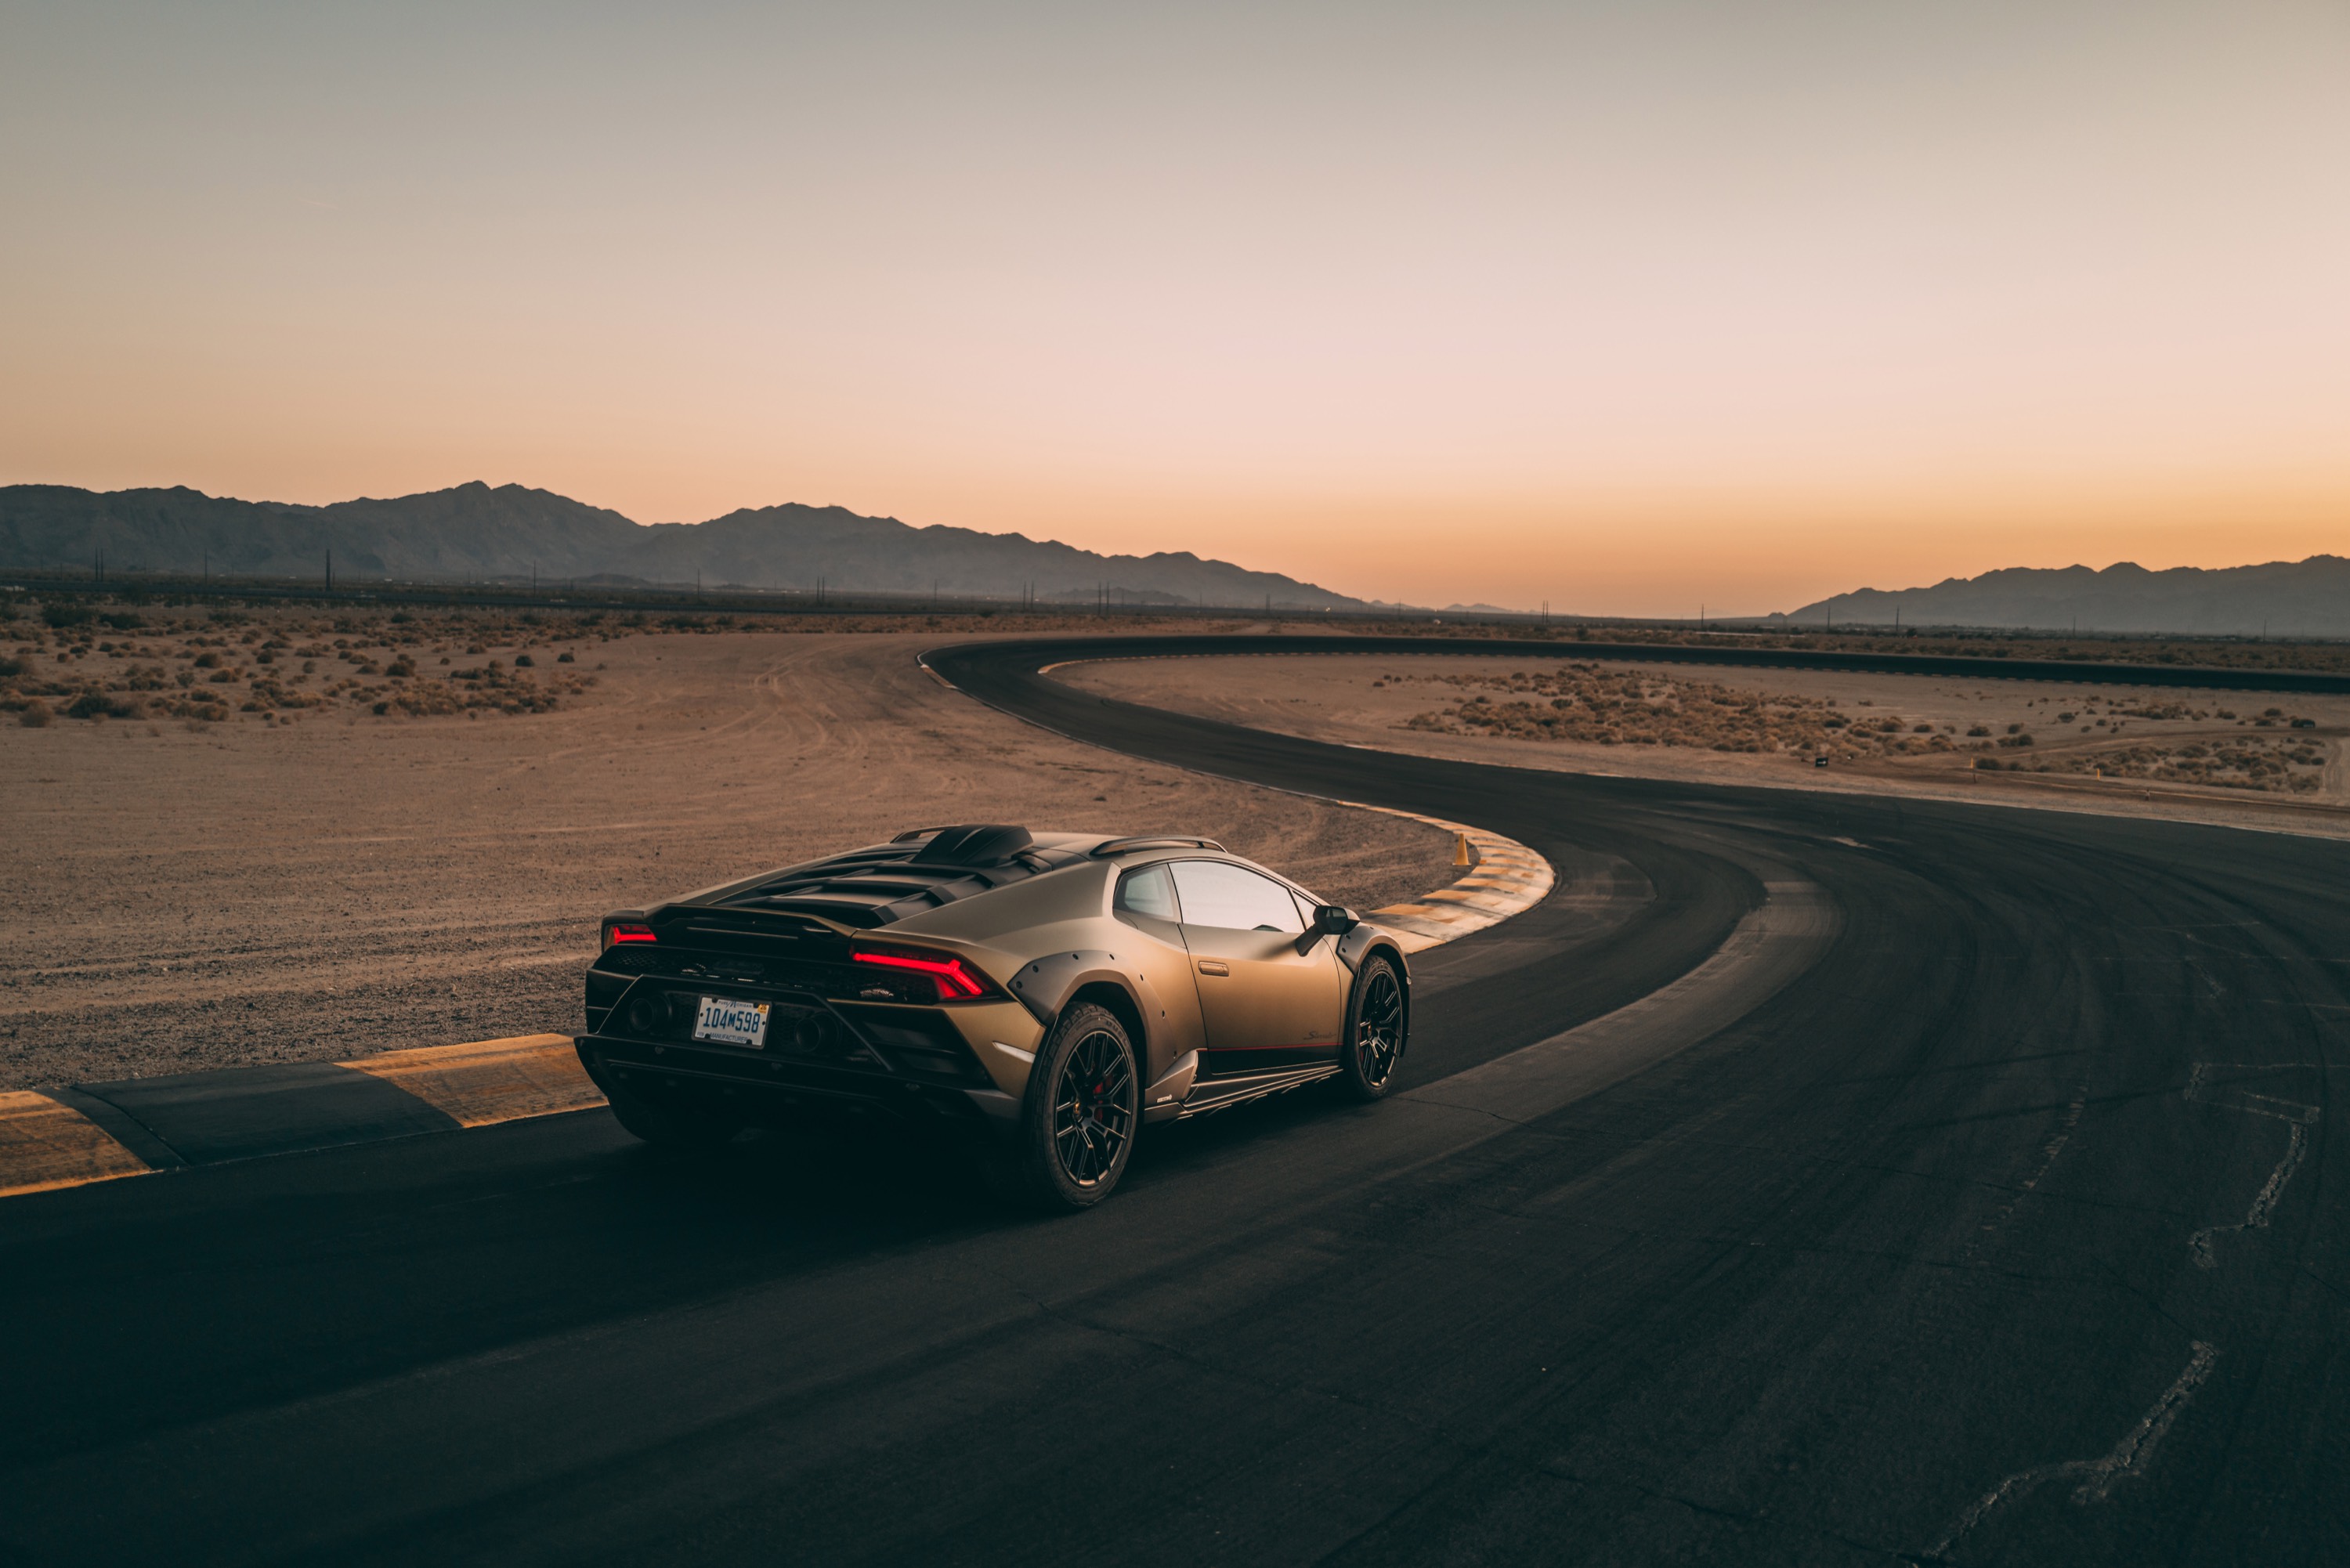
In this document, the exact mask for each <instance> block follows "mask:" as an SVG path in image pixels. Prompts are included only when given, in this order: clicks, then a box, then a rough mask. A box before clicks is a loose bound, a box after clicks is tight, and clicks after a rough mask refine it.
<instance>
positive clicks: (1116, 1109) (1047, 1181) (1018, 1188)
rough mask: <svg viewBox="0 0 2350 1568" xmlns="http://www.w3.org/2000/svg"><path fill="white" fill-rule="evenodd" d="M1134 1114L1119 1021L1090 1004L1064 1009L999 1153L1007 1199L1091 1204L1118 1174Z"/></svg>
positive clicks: (1133, 1086)
mask: <svg viewBox="0 0 2350 1568" xmlns="http://www.w3.org/2000/svg"><path fill="white" fill-rule="evenodd" d="M1141 1119H1142V1084H1141V1075H1139V1073H1138V1072H1137V1071H1136V1069H1135V1056H1134V1043H1133V1042H1132V1041H1131V1040H1129V1039H1128V1038H1127V1033H1126V1026H1125V1025H1124V1024H1122V1023H1119V1022H1118V1016H1117V1014H1115V1013H1113V1012H1110V1011H1109V1010H1108V1009H1107V1008H1102V1007H1097V1006H1095V1005H1094V1004H1093V1003H1091V1002H1080V1003H1079V1004H1078V1005H1076V1007H1072V1008H1070V1009H1069V1010H1068V1011H1067V1012H1065V1013H1063V1014H1062V1015H1061V1017H1060V1021H1059V1022H1058V1023H1055V1024H1054V1026H1053V1032H1052V1033H1050V1034H1049V1035H1047V1036H1045V1047H1044V1049H1043V1050H1041V1051H1039V1052H1037V1053H1036V1064H1035V1067H1034V1068H1033V1069H1032V1071H1031V1075H1030V1077H1029V1080H1028V1095H1027V1098H1026V1100H1025V1102H1024V1104H1023V1106H1022V1107H1021V1113H1020V1128H1019V1132H1018V1135H1017V1140H1016V1142H1015V1143H1014V1147H1012V1148H1011V1149H1009V1150H1007V1151H1005V1154H1004V1157H1003V1172H1002V1175H1003V1182H1002V1185H1003V1187H1005V1188H1008V1189H1009V1191H1008V1193H1007V1196H1010V1197H1013V1198H1014V1199H1017V1200H1019V1201H1023V1202H1024V1203H1028V1204H1031V1205H1034V1206H1035V1207H1038V1208H1042V1209H1045V1210H1059V1211H1064V1212H1066V1211H1069V1210H1078V1209H1090V1208H1092V1207H1093V1206H1094V1205H1095V1204H1097V1203H1098V1202H1100V1201H1101V1200H1102V1199H1105V1198H1107V1197H1108V1196H1109V1195H1110V1191H1111V1189H1114V1188H1115V1187H1117V1186H1118V1178H1119V1177H1121V1176H1123V1175H1125V1174H1126V1166H1127V1161H1128V1160H1129V1159H1130V1158H1133V1155H1134V1135H1135V1131H1136V1129H1137V1128H1138V1127H1139V1125H1140V1123H1141Z"/></svg>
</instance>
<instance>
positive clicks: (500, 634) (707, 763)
mask: <svg viewBox="0 0 2350 1568" xmlns="http://www.w3.org/2000/svg"><path fill="white" fill-rule="evenodd" d="M346 618H347V619H348V617H346ZM401 629H403V630H405V629H406V628H401ZM384 633H385V628H384V627H383V626H382V625H381V624H380V622H378V621H367V620H365V618H361V621H360V622H359V623H355V625H354V626H353V627H352V628H350V629H349V630H348V631H347V632H346V633H345V635H344V638H343V640H345V641H347V642H350V643H353V644H355V645H358V644H362V643H364V644H366V645H367V646H366V648H365V650H364V651H363V652H360V650H359V649H358V648H356V647H355V648H354V649H335V647H334V642H333V639H331V638H329V639H326V640H325V646H326V648H327V649H329V651H328V652H327V653H323V654H322V653H309V654H304V653H301V652H299V651H298V650H299V649H302V648H304V647H307V646H310V645H311V644H312V643H316V642H317V640H318V639H316V638H313V639H311V643H305V642H302V641H298V640H294V639H288V640H289V641H293V647H294V649H296V651H292V652H286V653H283V654H281V655H280V656H279V659H278V660H277V662H276V664H275V665H272V666H260V665H258V664H256V663H255V662H254V659H253V657H252V656H253V655H255V654H257V652H258V649H257V647H253V648H248V647H247V646H245V645H244V644H242V643H241V642H240V643H238V644H236V645H235V647H234V649H233V651H234V654H235V655H236V656H237V657H236V658H235V659H229V658H226V657H224V659H222V660H221V661H220V662H219V663H218V664H217V665H214V666H210V667H204V669H203V672H202V673H201V674H200V675H199V677H198V679H197V680H194V681H192V682H191V683H190V685H189V686H186V687H182V686H181V685H180V684H179V683H178V680H177V677H176V673H168V674H167V676H166V678H165V682H164V685H163V688H162V691H165V692H168V693H170V694H171V695H169V697H168V699H167V700H168V701H172V702H174V703H177V702H181V701H195V700H196V699H195V698H192V697H188V696H185V695H181V694H182V693H186V692H189V691H196V692H197V693H198V695H199V696H201V695H204V694H208V693H209V692H210V691H214V690H219V691H226V690H227V687H228V683H226V682H223V683H221V684H220V685H219V686H218V687H215V686H214V683H213V681H212V680H210V676H211V674H213V673H214V672H216V670H218V669H220V668H232V669H234V668H238V667H240V666H244V667H246V668H247V671H248V672H247V676H246V679H245V680H244V682H243V683H242V684H241V685H240V686H239V687H238V690H239V691H244V692H250V691H252V682H251V677H252V675H253V674H257V673H261V672H262V671H263V670H274V669H282V668H285V667H286V665H287V664H289V663H290V664H291V665H292V668H293V669H294V670H296V671H298V670H299V669H300V664H301V661H302V660H303V659H312V660H315V661H316V662H317V665H318V666H319V669H318V670H314V671H313V672H312V680H311V681H310V682H309V683H308V685H309V687H310V689H311V690H313V691H317V690H322V689H323V688H324V687H326V686H328V685H333V684H337V683H339V682H342V681H346V680H358V681H360V682H364V683H367V684H369V685H376V686H381V685H382V684H383V681H382V680H381V679H380V678H379V677H377V676H376V675H375V674H373V673H372V672H364V673H363V672H361V671H359V670H358V669H357V667H356V665H355V664H354V663H352V662H349V661H347V660H344V659H339V658H338V657H337V655H338V654H340V653H344V652H360V658H361V659H364V660H365V661H366V662H369V663H375V664H377V665H379V666H380V667H381V668H383V669H386V670H388V669H389V668H390V663H391V662H392V661H393V660H394V659H396V658H397V657H400V656H401V655H400V649H399V648H398V646H397V645H398V644H399V643H400V640H401V639H400V637H397V636H395V637H390V638H388V639H387V638H386V637H385V635H384ZM135 636H136V637H137V638H144V639H147V640H148V641H149V642H152V641H153V640H154V639H155V636H156V634H155V633H154V631H153V630H152V628H140V631H139V632H138V633H136V634H135ZM607 638H608V639H607ZM104 640H117V639H111V638H109V639H104ZM120 640H124V641H132V643H133V647H134V649H135V648H137V647H139V646H141V645H140V644H139V643H138V642H136V641H135V640H133V639H120ZM442 640H443V641H444V642H445V641H446V640H447V639H445V638H444V639H442ZM941 640H943V639H942V637H941V634H940V633H938V632H934V631H933V632H927V633H921V634H911V635H909V634H902V633H874V634H866V635H857V634H846V635H842V634H831V633H801V634H784V633H775V632H753V631H730V632H723V633H717V634H705V635H690V634H686V633H683V632H680V633H677V634H674V635H665V634H660V633H658V632H654V631H630V632H627V633H625V634H620V633H607V634H606V635H603V636H587V637H577V638H571V639H566V637H565V636H564V635H562V633H561V632H560V631H559V630H550V629H549V628H545V627H539V628H525V627H507V628H486V629H480V630H479V631H478V632H477V634H476V635H474V636H473V639H472V640H471V641H460V642H458V643H456V644H452V645H451V647H450V650H449V652H448V654H447V655H446V656H447V657H450V658H452V661H453V662H452V665H451V666H450V668H451V669H452V670H456V669H458V668H461V667H462V668H474V669H481V670H487V669H489V668H491V666H490V665H489V663H488V661H490V660H496V661H498V663H497V666H496V667H497V668H498V669H500V670H504V671H505V672H506V674H505V677H504V680H505V681H506V682H507V683H509V684H508V687H507V690H506V691H504V692H503V693H501V694H500V696H501V697H502V698H504V699H511V697H512V695H513V692H512V683H514V682H515V680H516V676H515V669H516V667H515V656H516V654H517V652H520V651H523V650H525V649H527V650H528V651H529V652H530V654H531V655H532V657H533V663H532V664H531V665H529V666H524V667H523V668H524V669H525V670H532V671H533V672H534V674H535V676H536V681H535V684H536V689H537V691H539V693H541V695H542V696H543V697H554V698H556V701H553V702H552V703H551V705H550V704H548V703H546V702H544V701H541V702H536V703H533V704H531V705H529V706H527V707H525V706H523V705H520V704H512V703H510V702H509V703H507V704H505V705H502V703H501V701H500V698H490V697H487V696H484V699H483V700H480V701H475V700H474V698H473V695H472V693H474V692H483V693H486V692H487V691H489V690H490V689H491V688H492V687H493V686H494V685H495V684H496V683H494V682H486V681H485V680H483V679H477V680H473V681H467V682H462V683H461V682H457V681H454V680H452V681H450V682H448V683H447V684H446V687H445V691H446V692H447V693H451V694H452V695H448V696H447V697H446V698H445V700H444V699H443V698H442V694H440V693H436V694H435V699H434V700H433V701H419V702H414V703H411V704H410V705H409V707H410V708H415V709H421V710H424V711H421V712H415V711H407V710H406V709H403V708H402V707H400V705H398V704H397V702H396V701H395V702H394V703H393V704H392V705H391V706H390V708H389V709H388V710H387V711H385V712H382V713H378V712H377V711H376V706H375V705H376V704H377V703H378V702H383V701H388V699H387V698H386V697H385V696H384V695H382V694H380V691H373V692H368V693H366V694H364V695H362V693H361V691H359V688H358V687H352V688H349V689H347V690H346V691H345V692H343V693H342V694H341V695H339V696H338V697H337V698H336V699H334V700H331V701H320V702H318V703H317V704H314V705H312V706H308V707H305V708H301V709H297V710H294V711H291V712H290V713H289V712H287V711H284V710H280V711H277V712H276V713H275V714H274V715H271V716H268V717H264V716H263V715H262V714H261V713H258V712H253V711H245V710H244V708H243V706H242V703H243V701H250V700H251V698H250V697H244V698H241V699H240V700H239V701H238V702H236V703H234V704H230V703H227V702H223V703H222V704H221V705H222V706H223V707H224V708H226V709H227V716H226V717H224V718H222V719H217V720H214V719H205V718H202V717H190V716H186V715H181V714H177V713H166V712H162V711H157V710H158V708H159V707H160V703H158V704H151V706H150V707H149V709H148V711H147V712H146V714H145V715H144V716H141V717H132V718H124V717H114V716H106V715H103V714H97V715H93V716H90V717H85V718H69V717H67V716H66V715H65V714H64V713H63V712H62V711H59V712H58V713H57V716H56V717H55V719H54V721H53V722H49V723H47V724H46V725H39V726H26V725H21V724H6V725H0V776H5V778H6V780H7V781H8V785H7V789H8V800H9V811H8V824H9V827H8V832H7V833H6V834H5V836H0V881H5V886H6V887H8V888H10V890H11V893H12V898H11V904H12V909H11V910H10V914H11V917H12V920H13V923H14V933H13V935H12V938H11V949H12V958H11V962H10V963H9V965H8V967H7V968H6V970H5V971H0V1088H21V1087H30V1086H38V1085H49V1084H58V1083H71V1082H93V1081H101V1080H107V1079H114V1078H124V1077H130V1076H133V1075H153V1074H159V1073H173V1072H186V1071H191V1070H195V1069H199V1068H206V1067H217V1066H228V1065H233V1064H248V1063H259V1062H286V1061H332V1060H338V1059H348V1058H352V1057H359V1056H364V1055H368V1054H372V1053H374V1052H378V1051H383V1050H390V1049H397V1048H401V1047H407V1046H414V1045H431V1044H444V1043H449V1042H453V1041H460V1040H471V1039H481V1038H485V1037H491V1036H497V1035H508V1034H524V1033H534V1032H537V1031H565V1030H570V1029H574V1028H576V1027H577V1025H578V1023H579V996H578V987H579V974H580V970H581V968H582V966H583V965H584V964H585V963H586V962H587V959H588V958H589V957H590V956H591V955H592V951H593V949H594V945H595V929H596V921H597V919H598V917H599V916H600V915H601V914H603V913H604V912H605V911H607V910H608V909H615V908H620V907H625V906H629V905H633V904H638V903H641V902H646V901H650V900H653V899H658V898H663V897H666V896H671V895H675V894H678V893H681V892H685V891H688V890H691V889H692V888H701V887H706V886H708V885H710V884H712V883H714V882H718V881H721V880H723V879H726V878H729V877H735V876H739V875H742V874H744V873H745V872H748V871H753V870H757V869H760V868H762V867H771V866H783V865H788V864H791V863H793V862H794V861H796V860H801V859H806V858H809V857H813V856H816V855H818V854H821V853H825V852H827V851H831V850H836V849H839V848H843V847H847V846H852V845H856V844H862V843H870V842H873V841H875V840H877V839H880V838H884V837H887V836H889V835H891V834H893V833H897V832H899V831H900V830H902V829H905V828H909V827H917V826H929V825H932V824H937V823H941V822H953V821H964V822H969V821H1012V822H1024V823H1027V824H1030V825H1032V826H1037V827H1040V828H1066V829H1069V830H1073V831H1103V832H1118V833H1160V832H1169V833H1173V832H1180V833H1195V834H1205V835H1208V836H1212V837H1215V838H1218V839H1221V840H1222V841H1223V842H1224V843H1225V844H1226V845H1228V846H1231V847H1232V849H1234V850H1236V851H1238V852H1239V853H1241V854H1243V855H1248V856H1251V857H1255V858H1257V859H1260V860H1263V862H1265V863H1266V864H1268V865H1271V866H1274V867H1278V868H1279V869H1281V870H1283V871H1284V872H1286V873H1287V874H1289V875H1291V876H1293V877H1296V878H1298V879H1299V880H1300V881H1302V882H1304V883H1305V885H1306V886H1308V887H1310V888H1315V889H1316V890H1317V891H1319V892H1321V893H1323V894H1324V895H1325V896H1326V897H1328V898H1333V899H1335V900H1336V901H1339V902H1343V903H1347V904H1350V905H1353V906H1355V907H1357V908H1359V909H1368V908H1375V907H1377V906H1378V905H1381V904H1386V903H1389V902H1393V901H1395V900H1398V899H1401V898H1411V897H1415V896H1417V895H1419V894H1421V893H1425V892H1427V891H1429V890H1430V889H1431V888H1439V887H1441V886H1443V885H1445V884H1446V883H1447V882H1449V881H1450V880H1451V878H1452V876H1453V875H1454V874H1453V872H1452V871H1451V864H1450V856H1451V839H1450V837H1449V836H1446V835H1445V834H1443V833H1440V832H1439V831H1437V830H1435V829H1433V828H1430V827H1427V826H1422V825H1420V824H1418V823H1413V822H1409V821H1405V820H1401V819H1399V818H1397V817H1392V816H1386V815H1378V814H1374V813H1370V812H1364V811H1356V810H1349V809H1346V808H1342V807H1337V806H1333V805H1325V804H1322V803H1318V802H1315V801H1310V800H1306V799H1303V798H1301V797H1298V796H1295V795H1290V794H1281V793H1279V792H1276V791H1271V790H1263V789H1257V788H1253V787H1251V786H1247V785H1242V784H1230V783H1225V782H1222V781H1218V780H1211V779H1207V778H1203V777H1200V776H1197V775H1194V774H1187V773H1185V772H1182V771H1181V770H1180V769H1175V768H1169V767H1163V766H1159V765H1157V764H1153V763H1140V762H1136V761H1132V760H1129V759H1128V758H1125V757H1120V756H1117V755H1113V754H1111V753H1104V752H1100V751H1096V750H1094V749H1092V748H1089V747H1087V746H1084V745H1081V744H1078V743H1076V742H1072V741H1066V740H1064V739H1061V738H1060V737H1057V736H1054V735H1050V734H1047V733H1045V732H1042V731H1038V730H1035V729H1032V728H1030V727H1029V726H1026V725H1024V724H1022V723H1020V722H1016V721H1014V720H1012V719H1009V718H1006V717H1004V716H1003V715H1001V714H998V713H996V712H994V711H991V710H988V709H985V708H983V707H981V706H980V705H979V704H978V703H975V702H973V701H971V700H970V699H968V698H965V697H962V696H961V695H959V694H957V693H955V692H952V691H948V690H946V689H945V688H944V687H942V686H941V684H940V683H939V682H937V681H936V680H933V679H932V678H931V676H929V675H928V674H926V673H925V672H923V671H922V670H920V669H919V668H918V667H917V666H916V665H915V663H914V656H915V654H916V652H917V651H918V650H919V649H921V648H923V647H926V646H931V645H934V644H936V643H938V642H940V641H941ZM387 641H389V642H390V643H391V644H393V645H394V646H392V647H386V646H383V644H384V643H385V642H387ZM432 647H433V645H432V642H431V641H429V640H428V641H426V642H425V644H424V646H423V647H422V648H421V649H417V650H415V651H413V652H411V653H409V654H407V655H406V656H407V657H411V658H412V659H416V660H417V661H418V663H419V667H420V670H435V671H437V670H440V669H441V666H440V664H439V663H438V659H440V658H442V657H443V654H442V653H439V652H434V651H432ZM468 649H479V651H477V652H474V651H467V650H468ZM178 651H179V652H181V653H184V652H185V651H186V650H185V649H180V650H178ZM566 652H569V653H572V654H573V656H574V657H573V659H571V660H569V661H563V659H562V655H563V654H564V653H566ZM82 657H86V658H89V659H104V658H106V657H107V655H104V654H100V653H99V652H98V650H97V649H96V648H95V639H94V640H93V643H92V646H91V651H90V652H89V653H88V655H85V656H82ZM426 659H430V660H432V662H430V663H429V664H427V663H425V662H424V661H425V660H426ZM119 662H123V663H125V664H126V665H127V664H128V663H132V662H135V663H140V664H142V665H144V666H147V667H148V668H150V669H152V668H154V667H156V666H158V665H161V666H162V667H163V668H164V669H165V670H167V671H170V670H171V669H172V666H173V665H178V666H179V667H180V668H182V669H187V670H192V669H195V668H196V666H195V665H194V663H193V660H192V659H184V658H164V657H161V656H160V655H158V654H155V653H151V652H137V651H133V652H130V653H127V654H125V655H124V656H123V657H122V659H120V660H119ZM321 673H325V674H330V675H332V676H333V680H329V681H323V682H322V681H320V680H318V679H317V676H318V675H319V674H321ZM557 674H562V675H566V676H568V675H573V674H576V675H577V677H578V679H577V680H562V681H561V682H560V683H559V688H560V689H559V691H558V690H557V687H558V682H557V681H556V680H554V679H552V678H553V677H554V676H556V675H557ZM590 678H592V683H591V681H590ZM287 684H288V686H289V688H290V686H291V683H290V682H288V683H287ZM469 701H471V702H473V706H465V705H464V704H465V703H467V702H469ZM58 706H59V707H60V708H62V706H63V704H59V705H58ZM289 717H290V718H292V719H293V720H294V721H295V722H286V719H287V718H289Z"/></svg>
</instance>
